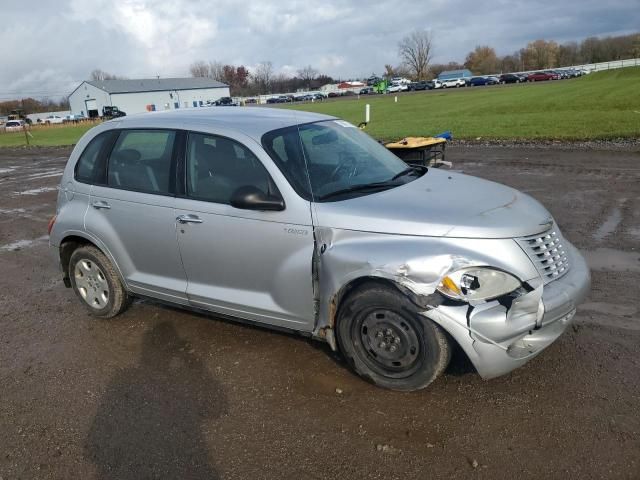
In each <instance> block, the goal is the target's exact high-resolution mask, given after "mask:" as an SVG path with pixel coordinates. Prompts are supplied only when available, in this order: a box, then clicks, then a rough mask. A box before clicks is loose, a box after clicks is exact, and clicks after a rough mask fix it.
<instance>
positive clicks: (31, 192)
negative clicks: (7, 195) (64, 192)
mask: <svg viewBox="0 0 640 480" xmlns="http://www.w3.org/2000/svg"><path fill="white" fill-rule="evenodd" d="M57 189H58V187H40V188H32V189H31V190H25V191H23V192H13V193H15V194H16V195H39V194H41V193H45V192H53V191H54V190H57Z"/></svg>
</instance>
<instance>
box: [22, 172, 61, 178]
mask: <svg viewBox="0 0 640 480" xmlns="http://www.w3.org/2000/svg"><path fill="white" fill-rule="evenodd" d="M62 174H63V172H61V171H58V172H56V173H34V174H33V175H29V180H39V179H41V178H51V177H61V176H62Z"/></svg>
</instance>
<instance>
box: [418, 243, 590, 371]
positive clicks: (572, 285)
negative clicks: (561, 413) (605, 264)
mask: <svg viewBox="0 0 640 480" xmlns="http://www.w3.org/2000/svg"><path fill="white" fill-rule="evenodd" d="M566 246H567V250H568V252H567V253H568V254H569V255H570V258H571V268H570V270H569V271H568V272H567V273H566V274H565V275H564V276H563V277H561V278H559V279H557V280H554V281H552V282H550V283H548V284H546V285H544V286H542V285H540V286H539V287H538V288H536V289H535V290H534V291H532V292H529V293H527V294H526V295H523V296H521V297H519V298H517V299H516V300H514V301H513V302H512V303H511V304H508V302H498V301H492V302H487V303H485V304H482V305H476V306H474V307H472V306H470V305H460V306H457V305H456V306H446V305H440V306H438V307H436V308H434V309H432V310H428V311H425V312H423V315H424V316H426V317H427V318H429V319H431V320H433V321H435V322H436V323H438V324H439V325H440V326H442V327H443V328H444V329H445V330H446V331H447V332H449V334H450V335H451V336H453V337H454V339H455V340H456V341H457V342H458V344H459V345H460V346H461V347H462V349H463V350H464V351H465V352H466V354H467V355H468V357H469V359H470V360H471V362H472V363H473V364H474V366H475V367H476V370H477V371H478V373H479V374H480V376H482V377H483V378H485V379H489V378H494V377H498V376H500V375H504V374H505V373H508V372H510V371H512V370H514V369H516V368H518V367H520V366H522V365H524V364H525V363H526V362H528V361H529V360H530V359H532V358H533V357H535V356H536V355H538V354H539V353H540V352H541V351H542V350H544V349H545V348H546V347H548V346H549V345H551V343H553V342H554V341H555V340H556V339H557V338H558V337H559V336H560V335H562V333H564V331H565V330H566V328H567V327H568V326H569V324H570V323H571V321H572V319H573V316H574V315H575V312H576V307H577V305H578V304H580V303H581V302H582V301H583V300H584V299H585V297H586V296H587V293H588V292H589V287H590V283H591V279H590V274H589V269H588V267H587V264H586V262H585V260H584V258H583V257H582V255H581V254H580V253H579V252H578V250H577V249H576V248H574V247H573V246H572V245H570V244H569V243H568V242H566Z"/></svg>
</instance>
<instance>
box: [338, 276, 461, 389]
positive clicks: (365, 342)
mask: <svg viewBox="0 0 640 480" xmlns="http://www.w3.org/2000/svg"><path fill="white" fill-rule="evenodd" d="M337 337H338V345H339V348H340V351H341V352H342V354H343V356H344V357H345V359H346V360H347V362H348V364H349V366H350V367H351V368H352V369H353V370H354V371H355V372H356V373H357V374H358V375H360V376H361V377H362V378H364V379H365V380H368V381H370V382H371V383H373V384H375V385H378V386H380V387H384V388H388V389H391V390H399V391H413V390H419V389H422V388H425V387H426V386H428V385H429V384H430V383H431V382H433V381H434V380H435V379H436V378H437V377H438V376H439V375H440V374H442V372H444V370H445V369H446V367H447V365H448V364H449V360H450V359H451V350H452V348H451V344H450V342H449V339H448V336H447V334H446V332H445V331H444V330H443V329H442V328H440V326H438V325H437V324H435V323H434V322H432V321H431V320H429V319H427V318H425V317H423V316H422V315H420V314H419V313H418V308H417V307H416V306H415V305H414V304H413V303H412V302H411V301H410V300H409V299H408V298H407V297H405V296H404V295H402V294H401V293H400V292H399V291H398V290H396V289H395V288H392V287H387V286H385V285H381V284H378V283H369V284H365V285H363V286H362V287H360V288H358V289H357V290H355V291H353V292H351V293H350V294H349V295H348V296H347V297H346V298H345V299H344V301H343V302H342V303H341V306H340V310H339V312H338V324H337Z"/></svg>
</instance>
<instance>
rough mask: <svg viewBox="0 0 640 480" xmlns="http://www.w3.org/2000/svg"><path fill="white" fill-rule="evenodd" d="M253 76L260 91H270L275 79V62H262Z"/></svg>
mask: <svg viewBox="0 0 640 480" xmlns="http://www.w3.org/2000/svg"><path fill="white" fill-rule="evenodd" d="M251 76H252V77H253V81H254V82H255V83H256V85H257V87H258V91H259V92H260V93H269V90H270V89H271V80H272V79H273V64H272V63H271V62H268V61H265V62H260V63H259V64H258V66H257V67H256V68H255V71H254V72H253V73H252V75H251Z"/></svg>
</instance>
